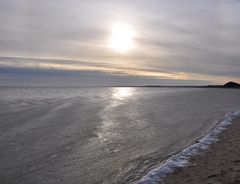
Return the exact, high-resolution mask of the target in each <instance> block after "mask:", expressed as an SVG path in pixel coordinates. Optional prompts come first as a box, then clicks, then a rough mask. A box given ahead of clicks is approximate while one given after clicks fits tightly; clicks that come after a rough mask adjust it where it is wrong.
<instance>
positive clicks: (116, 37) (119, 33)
mask: <svg viewBox="0 0 240 184" xmlns="http://www.w3.org/2000/svg"><path fill="white" fill-rule="evenodd" d="M133 38H134V32H133V29H132V28H131V26H130V25H128V24H126V23H116V24H114V25H113V27H112V34H111V37H110V41H109V46H110V48H112V49H114V50H116V51H118V52H126V51H128V50H130V49H131V48H133V47H134V41H133Z"/></svg>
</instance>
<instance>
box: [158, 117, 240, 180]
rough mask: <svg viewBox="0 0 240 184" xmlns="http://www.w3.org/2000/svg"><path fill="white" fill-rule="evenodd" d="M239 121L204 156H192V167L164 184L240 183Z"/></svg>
mask: <svg viewBox="0 0 240 184" xmlns="http://www.w3.org/2000/svg"><path fill="white" fill-rule="evenodd" d="M239 135H240V118H237V119H235V120H234V121H233V123H232V124H231V125H230V126H229V127H228V128H227V129H226V130H225V131H224V132H223V133H222V134H221V135H219V140H218V141H217V142H216V143H215V144H212V145H211V146H210V147H209V149H207V150H206V151H204V152H203V153H202V154H200V155H198V156H196V157H193V158H192V159H191V161H190V164H189V166H187V167H184V168H180V169H177V170H176V171H175V172H174V173H172V174H169V175H168V176H167V177H166V179H165V180H164V181H163V182H162V183H164V184H174V183H178V184H179V183H188V184H198V183H199V184H200V183H201V184H205V183H206V184H220V183H221V184H223V183H224V184H225V183H231V184H239V183H240V136H239Z"/></svg>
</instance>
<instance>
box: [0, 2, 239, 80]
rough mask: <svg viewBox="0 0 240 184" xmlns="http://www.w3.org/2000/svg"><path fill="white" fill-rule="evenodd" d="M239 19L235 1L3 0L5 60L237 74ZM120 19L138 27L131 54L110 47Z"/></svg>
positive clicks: (156, 74) (150, 72) (0, 41)
mask: <svg viewBox="0 0 240 184" xmlns="http://www.w3.org/2000/svg"><path fill="white" fill-rule="evenodd" d="M239 18H240V4H239V1H236V0H227V1H226V0H212V1H208V0H202V1H198V0H181V1H179V0H173V1H166V0H149V1H147V2H146V1H144V0H130V1H129V0H123V1H114V0H106V1H97V0H89V1H77V0H69V1H65V0H59V1H47V0H41V1H40V0H22V1H18V0H12V1H0V21H1V23H2V24H1V27H0V56H2V57H1V58H0V65H1V66H5V67H17V68H37V69H39V68H44V69H46V68H52V69H54V70H56V69H59V70H71V71H72V70H74V69H76V70H81V71H83V70H86V71H89V70H92V71H95V72H103V71H104V72H109V71H110V73H111V72H113V71H114V72H115V73H119V72H120V73H122V74H125V75H131V76H134V75H137V76H139V75H142V76H143V77H144V76H145V77H146V76H147V77H149V76H151V77H152V78H161V77H167V78H172V79H174V75H175V79H176V78H179V79H183V78H184V79H187V80H191V79H193V78H194V80H195V79H197V76H198V77H199V80H210V81H214V80H215V81H216V82H217V81H220V80H221V81H225V80H229V79H234V80H239V78H240V74H239V71H240V62H239V61H240V56H239V52H240V38H239V30H240V22H239ZM117 21H126V22H128V23H129V24H130V25H132V27H133V28H134V30H136V37H135V42H136V48H135V49H133V50H132V51H131V52H129V53H127V54H126V55H119V54H118V53H115V52H114V51H112V50H110V49H109V48H108V46H107V40H108V37H109V35H110V30H111V26H112V24H114V22H117ZM4 57H5V58H4ZM7 57H8V59H7ZM21 58H22V59H21ZM23 58H24V59H23ZM26 58H37V59H26ZM39 58H45V59H39ZM53 59H54V60H53ZM194 76H195V77H194ZM191 77H192V78H191ZM223 77H225V78H223Z"/></svg>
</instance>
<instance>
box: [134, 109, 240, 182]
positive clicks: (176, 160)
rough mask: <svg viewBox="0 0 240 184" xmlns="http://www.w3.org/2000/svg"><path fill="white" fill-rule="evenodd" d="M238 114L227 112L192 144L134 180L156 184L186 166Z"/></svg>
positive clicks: (239, 113) (216, 138)
mask: <svg viewBox="0 0 240 184" xmlns="http://www.w3.org/2000/svg"><path fill="white" fill-rule="evenodd" d="M238 116H240V111H235V112H229V113H227V114H226V115H225V117H224V118H223V120H222V121H220V122H218V123H217V124H216V125H215V126H214V128H212V129H211V130H210V131H209V132H208V133H207V134H205V135H204V136H203V137H201V138H200V139H198V140H197V141H195V143H194V144H192V145H190V146H189V147H187V148H185V149H184V150H182V151H180V152H179V153H177V154H174V155H172V156H170V158H168V159H167V160H165V161H164V162H162V163H161V164H160V165H159V166H157V167H155V168H154V169H152V170H150V171H149V172H148V173H147V174H146V175H144V176H143V177H142V178H141V179H140V180H139V181H138V182H136V184H157V183H159V182H161V181H162V180H163V179H164V178H165V177H166V176H167V175H168V174H170V173H172V172H174V171H175V170H176V169H177V168H181V167H185V166H187V165H188V163H189V160H190V159H191V158H192V157H193V156H196V155H198V154H199V153H201V152H202V151H204V150H206V149H207V148H208V147H209V145H211V144H213V143H215V142H216V141H217V140H218V136H219V134H221V133H222V132H223V131H224V130H225V129H226V128H227V127H228V126H229V125H230V124H231V123H232V122H233V120H234V119H235V118H236V117H238Z"/></svg>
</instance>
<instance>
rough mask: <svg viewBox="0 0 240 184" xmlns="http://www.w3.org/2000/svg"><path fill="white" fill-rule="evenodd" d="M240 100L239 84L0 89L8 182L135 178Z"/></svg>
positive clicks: (2, 177)
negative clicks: (223, 86)
mask: <svg viewBox="0 0 240 184" xmlns="http://www.w3.org/2000/svg"><path fill="white" fill-rule="evenodd" d="M239 99H240V91H239V90H234V89H184V88H177V89H174V88H169V89H168V88H0V183H11V184H13V183H17V184H32V183H35V184H60V183H63V184H73V183H74V184H75V183H76V184H96V183H104V184H105V183H106V184H110V183H134V182H135V181H137V180H138V179H139V178H140V177H141V176H142V175H144V174H145V173H146V171H147V170H149V168H150V167H152V166H154V165H156V164H158V163H160V162H162V161H163V160H164V159H166V158H167V157H168V156H169V154H171V153H173V152H177V151H179V150H181V149H183V148H184V147H186V146H187V145H188V144H190V143H191V142H192V141H193V140H195V139H196V138H198V137H199V136H201V135H203V134H204V133H205V132H207V131H208V130H209V129H211V128H212V127H213V126H214V124H215V123H216V122H217V121H219V120H220V119H221V118H223V117H224V115H225V114H226V113H227V112H231V111H235V110H239V109H240V100H239Z"/></svg>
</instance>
